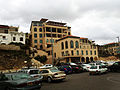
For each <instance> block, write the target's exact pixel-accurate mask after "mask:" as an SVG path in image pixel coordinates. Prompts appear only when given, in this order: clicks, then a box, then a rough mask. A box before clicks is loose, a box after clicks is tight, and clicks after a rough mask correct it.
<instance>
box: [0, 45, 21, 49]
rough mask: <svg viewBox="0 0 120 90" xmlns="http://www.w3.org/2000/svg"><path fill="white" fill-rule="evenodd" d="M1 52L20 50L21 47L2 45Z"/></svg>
mask: <svg viewBox="0 0 120 90" xmlns="http://www.w3.org/2000/svg"><path fill="white" fill-rule="evenodd" d="M0 50H20V47H19V46H15V45H0Z"/></svg>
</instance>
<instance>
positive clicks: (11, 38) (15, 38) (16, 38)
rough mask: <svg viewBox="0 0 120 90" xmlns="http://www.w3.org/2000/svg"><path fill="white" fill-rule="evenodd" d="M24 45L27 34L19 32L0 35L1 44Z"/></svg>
mask: <svg viewBox="0 0 120 90" xmlns="http://www.w3.org/2000/svg"><path fill="white" fill-rule="evenodd" d="M11 42H14V43H22V44H25V34H24V33H22V32H21V33H19V32H9V33H8V34H6V33H0V44H5V45H7V44H10V43H11Z"/></svg>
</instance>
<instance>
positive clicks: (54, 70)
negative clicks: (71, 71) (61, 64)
mask: <svg viewBox="0 0 120 90" xmlns="http://www.w3.org/2000/svg"><path fill="white" fill-rule="evenodd" d="M50 71H51V72H59V70H58V68H56V67H52V68H50Z"/></svg>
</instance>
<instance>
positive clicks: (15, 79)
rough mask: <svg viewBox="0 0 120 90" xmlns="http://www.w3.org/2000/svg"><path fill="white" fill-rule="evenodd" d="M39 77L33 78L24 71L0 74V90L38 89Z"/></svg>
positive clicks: (39, 86) (40, 80)
mask: <svg viewBox="0 0 120 90" xmlns="http://www.w3.org/2000/svg"><path fill="white" fill-rule="evenodd" d="M41 83H42V77H41V78H34V77H31V76H30V75H28V74H25V73H7V74H0V90H33V89H40V88H41Z"/></svg>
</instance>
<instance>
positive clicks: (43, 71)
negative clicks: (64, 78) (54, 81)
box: [40, 70, 49, 73]
mask: <svg viewBox="0 0 120 90" xmlns="http://www.w3.org/2000/svg"><path fill="white" fill-rule="evenodd" d="M40 73H49V71H48V70H42V71H40Z"/></svg>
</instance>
